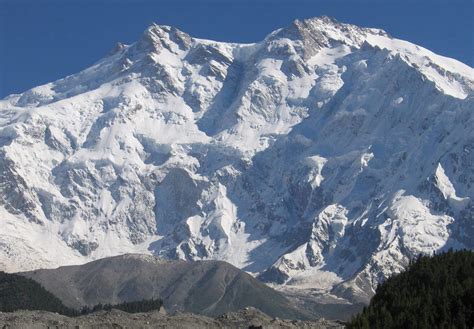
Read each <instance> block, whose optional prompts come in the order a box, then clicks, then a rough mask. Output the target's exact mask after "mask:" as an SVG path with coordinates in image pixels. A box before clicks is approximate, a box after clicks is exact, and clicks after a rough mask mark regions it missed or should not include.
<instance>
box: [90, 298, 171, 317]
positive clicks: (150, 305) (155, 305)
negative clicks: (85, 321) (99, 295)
mask: <svg viewBox="0 0 474 329" xmlns="http://www.w3.org/2000/svg"><path fill="white" fill-rule="evenodd" d="M162 306H163V301H162V300H161V299H150V300H141V301H135V302H124V303H120V304H115V305H110V304H105V305H103V304H97V305H95V306H94V307H92V308H89V307H87V306H86V307H83V308H82V310H81V314H89V313H94V312H98V311H110V310H111V309H116V310H121V311H124V312H128V313H140V312H150V311H155V310H160V308H161V307H162Z"/></svg>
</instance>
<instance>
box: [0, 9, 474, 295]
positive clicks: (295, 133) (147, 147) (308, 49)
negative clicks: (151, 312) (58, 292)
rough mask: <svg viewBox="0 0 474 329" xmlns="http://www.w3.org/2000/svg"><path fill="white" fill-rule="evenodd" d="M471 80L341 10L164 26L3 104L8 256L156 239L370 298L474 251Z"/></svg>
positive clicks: (116, 247) (188, 253) (2, 208)
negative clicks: (335, 15)
mask: <svg viewBox="0 0 474 329" xmlns="http://www.w3.org/2000/svg"><path fill="white" fill-rule="evenodd" d="M473 77H474V71H473V69H472V68H470V67H468V66H466V65H464V64H462V63H459V62H457V61H455V60H452V59H448V58H444V57H441V56H438V55H435V54H433V53H431V52H430V51H428V50H426V49H423V48H420V47H418V46H415V45H413V44H410V43H408V42H405V41H401V40H396V39H393V38H391V37H389V36H388V35H387V34H386V33H385V32H383V31H381V30H377V29H366V28H359V27H356V26H353V25H348V24H342V23H338V22H336V21H334V20H332V19H329V18H327V17H323V18H315V19H309V20H304V21H295V23H294V24H293V25H292V26H290V27H288V28H284V29H280V30H278V31H275V32H273V33H271V34H270V35H269V36H267V38H265V40H263V41H262V42H259V43H256V44H247V45H241V44H230V43H219V42H213V41H206V40H199V39H194V38H192V37H190V36H189V35H187V34H185V33H183V32H181V31H179V30H177V29H175V28H171V27H167V26H159V25H152V26H151V27H150V28H149V29H147V30H146V31H145V33H144V34H143V36H142V37H141V38H140V40H139V41H138V42H136V43H134V44H132V45H129V46H125V45H119V46H118V47H116V48H115V49H114V51H113V52H112V53H111V54H110V55H109V56H108V57H106V58H104V59H102V60H101V61H99V62H98V63H97V64H95V65H94V66H92V67H90V68H88V69H86V70H84V71H82V72H80V73H78V74H75V75H72V76H69V77H66V78H64V79H62V80H59V81H56V82H53V83H50V84H47V85H44V86H40V87H37V88H34V89H32V90H29V91H27V92H25V93H23V94H20V95H11V96H9V97H7V98H5V99H4V100H2V101H0V148H1V150H0V179H1V181H0V230H1V231H0V232H1V234H0V268H1V269H6V270H10V271H14V270H28V269H34V268H39V267H54V266H58V265H67V264H75V263H83V262H86V261H88V260H92V259H97V258H101V257H105V256H111V255H117V254H121V253H125V252H149V253H154V254H157V255H160V256H162V257H168V258H173V259H193V260H198V259H219V260H225V261H228V262H230V263H232V264H234V265H235V266H237V267H239V268H241V269H244V270H246V271H249V272H252V273H255V274H256V275H261V278H263V279H265V280H268V281H272V282H278V283H280V284H285V285H287V286H291V287H300V288H302V289H313V290H314V289H317V290H318V291H321V292H331V291H332V293H334V294H337V295H339V296H343V297H345V298H349V299H352V300H363V301H364V300H367V298H368V297H369V296H370V295H371V294H372V293H373V288H374V287H375V286H376V285H377V283H378V282H380V280H383V279H384V278H386V277H387V276H389V275H391V274H392V273H394V272H397V271H399V270H400V269H402V268H403V266H404V265H405V264H406V262H407V260H408V259H409V257H412V256H414V255H417V254H418V253H430V252H433V251H436V250H442V249H444V248H449V247H454V248H459V247H464V248H469V249H472V248H474V244H473V239H472V233H473V232H474V229H473V227H474V226H473V216H474V215H473V214H474V204H473V202H472V199H473V198H474V129H472V127H473V126H474V119H473V109H474V106H473V105H474V102H473V89H474V87H473V86H474V82H473V79H474V78H473Z"/></svg>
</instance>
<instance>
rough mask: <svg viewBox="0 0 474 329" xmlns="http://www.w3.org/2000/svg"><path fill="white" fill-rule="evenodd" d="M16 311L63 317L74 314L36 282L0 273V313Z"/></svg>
mask: <svg viewBox="0 0 474 329" xmlns="http://www.w3.org/2000/svg"><path fill="white" fill-rule="evenodd" d="M16 310H42V311H50V312H56V313H61V314H65V315H74V314H75V313H76V312H75V311H74V310H72V309H70V308H68V307H66V306H64V305H63V303H62V302H61V300H59V299H58V298H57V297H56V296H54V295H53V294H52V293H50V292H49V291H47V290H46V289H44V288H43V287H42V286H41V285H40V284H39V283H37V282H36V281H33V280H32V279H28V278H25V277H23V276H20V275H16V274H9V273H5V272H0V312H13V311H16Z"/></svg>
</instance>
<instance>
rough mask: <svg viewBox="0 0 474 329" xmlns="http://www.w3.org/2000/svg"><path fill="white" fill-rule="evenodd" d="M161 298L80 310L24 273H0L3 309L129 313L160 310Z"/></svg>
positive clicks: (65, 312) (1, 304) (75, 314)
mask: <svg viewBox="0 0 474 329" xmlns="http://www.w3.org/2000/svg"><path fill="white" fill-rule="evenodd" d="M162 306H163V301H162V300H161V299H152V300H141V301H134V302H124V303H120V304H116V305H110V304H105V305H103V304H98V305H95V306H94V307H87V306H86V307H83V308H82V310H81V312H79V311H76V310H74V309H71V308H68V307H66V306H64V304H63V303H62V302H61V300H60V299H59V298H57V297H56V296H54V295H53V294H52V293H50V292H49V291H47V290H46V289H44V288H43V287H42V286H41V285H40V284H39V283H37V282H36V281H34V280H32V279H29V278H26V277H23V276H21V275H16V274H9V273H4V272H0V312H14V311H16V310H41V311H49V312H55V313H59V314H63V315H68V316H78V315H85V314H89V313H93V312H97V311H110V310H111V309H117V310H121V311H124V312H128V313H139V312H149V311H154V310H159V309H160V308H161V307H162Z"/></svg>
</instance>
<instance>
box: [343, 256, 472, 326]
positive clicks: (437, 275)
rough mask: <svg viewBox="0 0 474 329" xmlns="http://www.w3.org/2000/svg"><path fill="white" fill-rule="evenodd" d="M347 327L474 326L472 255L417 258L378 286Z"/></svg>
mask: <svg viewBox="0 0 474 329" xmlns="http://www.w3.org/2000/svg"><path fill="white" fill-rule="evenodd" d="M348 327H349V328H459V329H461V328H469V329H470V328H474V252H472V251H468V250H461V251H452V250H450V251H448V252H446V253H443V254H438V255H434V256H432V257H430V256H419V257H418V258H417V259H415V260H412V261H411V262H410V264H409V265H408V267H407V269H406V270H405V271H404V272H402V273H400V274H398V275H396V276H393V277H391V278H389V279H387V280H386V281H385V282H384V283H382V284H381V285H379V287H378V288H377V290H376V293H375V295H374V297H373V298H372V300H371V301H370V304H369V306H367V307H365V308H364V310H363V311H362V313H360V314H359V315H357V316H355V317H354V318H353V319H352V321H351V322H350V323H349V324H348Z"/></svg>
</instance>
